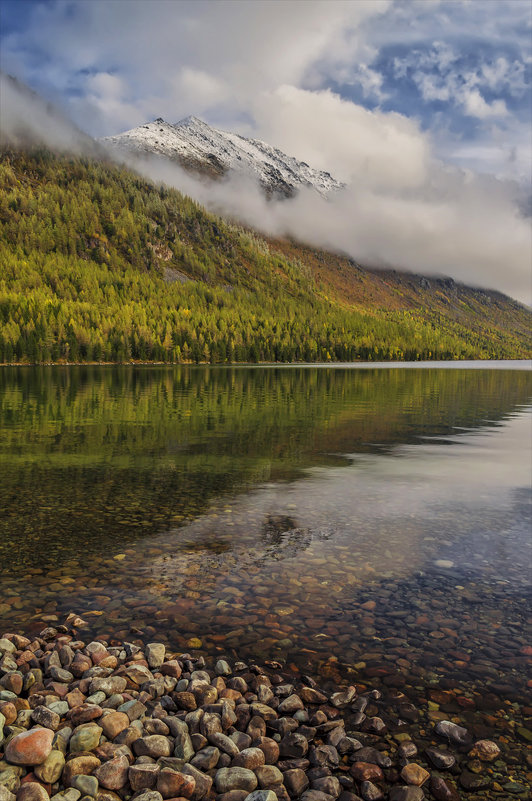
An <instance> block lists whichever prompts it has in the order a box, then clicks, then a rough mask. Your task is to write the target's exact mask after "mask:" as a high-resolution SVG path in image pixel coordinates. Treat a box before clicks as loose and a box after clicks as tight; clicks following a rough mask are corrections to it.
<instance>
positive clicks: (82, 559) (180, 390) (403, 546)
mask: <svg viewBox="0 0 532 801" xmlns="http://www.w3.org/2000/svg"><path fill="white" fill-rule="evenodd" d="M528 367H529V365H526V364H523V363H512V362H509V363H503V364H500V363H495V364H489V363H475V364H460V363H453V364H452V365H440V364H434V363H431V364H429V365H381V366H375V365H352V366H345V365H335V366H319V367H314V366H301V367H300V366H294V367H292V366H290V367H288V366H286V367H244V366H242V367H227V368H225V367H201V366H199V367H162V366H161V367H157V366H154V367H120V366H108V367H92V366H87V367H20V368H16V367H13V368H4V369H2V370H1V371H0V420H1V433H0V497H1V504H0V505H1V511H0V515H1V516H0V582H1V589H2V593H1V596H0V631H13V630H17V631H20V632H38V631H39V630H40V629H41V628H43V626H45V625H47V624H48V625H50V624H52V625H53V624H54V623H57V622H58V621H59V622H62V621H63V619H64V617H65V616H66V614H68V613H69V612H71V611H74V612H76V613H77V614H79V615H80V616H81V617H82V618H83V619H84V621H86V624H87V625H86V627H85V628H82V629H80V636H83V639H87V637H88V636H90V635H92V636H99V637H104V638H106V639H111V640H113V639H116V640H119V639H128V640H131V641H144V642H149V641H152V640H154V639H155V640H161V641H164V642H166V643H168V644H169V645H170V646H171V647H172V648H174V649H176V650H177V649H181V650H191V649H197V650H198V651H199V652H201V653H205V654H206V655H207V654H221V655H223V654H225V655H228V656H231V657H233V658H234V657H235V656H236V655H237V654H238V655H239V656H240V657H243V658H246V659H248V658H249V659H275V660H280V661H282V662H283V663H286V665H287V666H290V668H291V669H293V670H296V669H302V670H305V671H306V672H309V673H312V674H313V675H316V676H319V677H320V678H321V680H322V681H327V680H329V679H330V680H331V681H332V680H334V681H337V680H339V679H341V680H350V681H358V682H366V683H367V684H368V686H381V687H388V688H392V689H393V690H394V691H396V692H399V691H401V692H405V694H407V695H410V696H413V695H417V696H418V697H419V695H420V694H421V695H423V696H424V697H425V698H426V699H427V698H429V697H430V698H432V697H433V696H434V697H437V698H439V699H440V700H439V701H438V704H440V705H441V704H443V708H444V709H445V704H447V705H450V708H451V709H452V708H460V709H461V710H462V711H464V710H466V711H467V710H472V711H475V710H478V709H480V708H484V709H492V708H496V707H497V706H500V705H503V704H508V703H510V702H513V703H514V707H513V709H514V712H515V714H517V711H515V709H516V705H517V706H518V705H519V704H520V703H526V701H525V700H524V699H525V698H526V695H525V694H526V692H527V680H528V677H527V668H528V667H529V665H530V654H531V652H532V649H531V648H530V645H531V636H530V611H529V610H530V607H529V602H530V577H531V566H532V553H531V551H532V547H531V546H532V542H531V537H530V494H531V489H530V487H531V467H530V433H531V415H530V404H531V398H532V373H531V371H530V369H528ZM431 693H432V695H431ZM453 693H454V694H453ZM434 694H435V695H434ZM438 694H439V695H438ZM446 694H447V695H446ZM442 698H443V701H442ZM528 703H529V702H528ZM453 705H454V706H453Z"/></svg>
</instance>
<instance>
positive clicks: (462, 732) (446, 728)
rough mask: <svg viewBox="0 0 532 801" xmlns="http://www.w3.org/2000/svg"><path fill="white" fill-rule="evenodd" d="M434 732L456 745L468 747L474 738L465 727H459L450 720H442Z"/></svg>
mask: <svg viewBox="0 0 532 801" xmlns="http://www.w3.org/2000/svg"><path fill="white" fill-rule="evenodd" d="M434 731H435V732H436V734H438V735H439V736H440V737H443V738H444V739H446V740H449V742H451V743H454V744H455V745H468V744H469V743H471V741H472V737H471V735H470V734H469V732H468V731H467V729H465V728H464V727H463V726H458V725H457V724H456V723H452V722H451V721H450V720H441V721H439V723H437V724H436V726H435V729H434Z"/></svg>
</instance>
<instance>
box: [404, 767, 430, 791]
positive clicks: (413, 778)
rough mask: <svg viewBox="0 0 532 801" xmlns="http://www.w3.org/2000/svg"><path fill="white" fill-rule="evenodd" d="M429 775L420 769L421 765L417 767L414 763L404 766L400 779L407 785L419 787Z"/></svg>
mask: <svg viewBox="0 0 532 801" xmlns="http://www.w3.org/2000/svg"><path fill="white" fill-rule="evenodd" d="M429 776H430V773H429V772H428V771H427V770H425V768H422V767H421V765H417V764H416V763H415V762H411V763H410V764H408V765H405V766H404V768H403V769H402V771H401V778H402V779H403V781H405V782H406V783H407V784H415V785H416V786H417V787H421V785H422V784H424V783H425V782H426V781H427V779H428V778H429Z"/></svg>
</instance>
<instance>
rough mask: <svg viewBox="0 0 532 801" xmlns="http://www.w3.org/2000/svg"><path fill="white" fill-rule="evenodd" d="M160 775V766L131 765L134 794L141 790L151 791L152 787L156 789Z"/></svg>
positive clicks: (130, 771)
mask: <svg viewBox="0 0 532 801" xmlns="http://www.w3.org/2000/svg"><path fill="white" fill-rule="evenodd" d="M158 774H159V765H152V764H145V765H139V764H135V765H131V767H130V768H129V771H128V778H129V783H130V785H131V789H132V790H133V792H134V793H137V792H139V791H140V790H151V789H152V787H155V783H156V781H157V776H158Z"/></svg>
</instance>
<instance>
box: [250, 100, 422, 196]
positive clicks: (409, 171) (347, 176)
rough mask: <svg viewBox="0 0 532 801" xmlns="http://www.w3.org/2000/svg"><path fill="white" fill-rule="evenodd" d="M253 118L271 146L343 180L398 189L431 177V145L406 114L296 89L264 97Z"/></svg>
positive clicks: (255, 108) (255, 107)
mask: <svg viewBox="0 0 532 801" xmlns="http://www.w3.org/2000/svg"><path fill="white" fill-rule="evenodd" d="M253 113H254V117H255V119H256V121H257V124H258V126H259V128H260V130H261V131H262V132H264V136H265V138H266V140H267V141H270V142H272V144H275V145H277V146H278V147H280V148H281V149H282V150H284V151H285V152H286V153H288V154H290V155H297V157H298V158H301V159H303V160H304V161H307V162H308V163H309V164H312V166H315V167H317V168H319V169H323V170H327V171H329V172H331V173H332V174H333V175H335V176H337V177H339V178H340V179H341V180H343V181H348V182H351V181H352V182H353V183H354V184H356V185H364V186H366V185H368V186H372V187H382V186H386V187H389V188H390V189H392V190H393V189H395V188H406V187H415V186H418V185H419V184H420V183H422V182H423V180H424V179H425V177H426V169H427V162H428V158H429V150H430V145H429V142H428V140H427V137H426V136H424V135H423V134H422V133H421V131H420V130H419V127H418V125H417V124H416V123H415V122H414V121H413V120H409V119H408V118H407V117H405V116H403V115H401V114H396V113H393V112H388V113H384V112H380V111H369V110H368V109H365V108H364V107H363V106H359V105H357V104H355V103H352V102H350V101H348V100H343V99H342V98H341V97H339V96H338V95H337V94H334V93H333V92H331V91H330V90H326V91H321V92H318V91H314V92H311V91H308V90H305V89H298V88H296V87H294V86H280V87H279V88H278V89H276V90H275V91H274V92H270V93H267V94H265V95H262V96H260V97H259V98H257V101H256V104H255V106H254V108H253Z"/></svg>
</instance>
